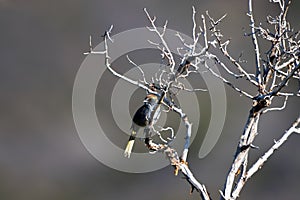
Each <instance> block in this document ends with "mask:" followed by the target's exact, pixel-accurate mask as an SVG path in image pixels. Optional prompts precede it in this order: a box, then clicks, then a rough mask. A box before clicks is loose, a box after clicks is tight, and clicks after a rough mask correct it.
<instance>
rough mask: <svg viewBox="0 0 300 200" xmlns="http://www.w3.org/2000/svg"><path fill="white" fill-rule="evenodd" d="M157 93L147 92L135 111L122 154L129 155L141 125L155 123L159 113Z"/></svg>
mask: <svg viewBox="0 0 300 200" xmlns="http://www.w3.org/2000/svg"><path fill="white" fill-rule="evenodd" d="M158 101H159V95H158V94H152V93H149V94H148V95H147V96H146V98H145V100H144V104H143V105H142V106H141V107H140V108H139V109H138V110H137V111H136V112H135V114H134V116H133V119H132V126H131V135H130V137H129V140H128V143H127V145H126V148H125V152H124V156H125V157H128V158H129V157H130V154H131V151H132V148H133V145H134V141H135V138H136V134H137V132H138V131H139V129H140V128H141V127H146V126H148V125H150V124H151V123H153V124H155V122H156V121H157V120H158V118H159V115H160V108H159V104H158Z"/></svg>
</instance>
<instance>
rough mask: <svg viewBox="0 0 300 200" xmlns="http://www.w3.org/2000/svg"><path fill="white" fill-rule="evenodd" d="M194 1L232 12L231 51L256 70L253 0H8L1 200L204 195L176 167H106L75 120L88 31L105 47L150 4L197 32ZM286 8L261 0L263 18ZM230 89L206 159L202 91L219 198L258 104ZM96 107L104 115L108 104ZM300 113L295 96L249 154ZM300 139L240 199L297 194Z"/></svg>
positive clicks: (1, 46)
mask: <svg viewBox="0 0 300 200" xmlns="http://www.w3.org/2000/svg"><path fill="white" fill-rule="evenodd" d="M193 5H194V6H195V8H196V9H197V12H198V13H205V11H206V10H209V12H210V14H211V15H212V16H214V17H220V16H222V15H223V14H225V13H228V16H227V18H226V19H225V20H224V22H223V24H222V26H221V27H222V28H223V33H224V35H225V38H231V46H230V51H231V52H232V54H233V55H234V56H236V57H238V56H239V54H240V53H241V52H242V51H243V52H244V59H245V60H247V61H248V63H247V64H246V66H247V67H249V68H252V66H253V63H254V61H253V60H254V59H253V49H252V42H251V39H250V38H247V37H244V36H243V34H244V32H245V31H246V32H247V31H248V32H249V27H248V24H249V22H248V17H247V16H246V12H247V5H248V4H247V0H240V1H237V0H226V1H224V0H197V1H196V0H189V1H171V0H165V1H158V0H153V1H145V0H129V1H126V2H125V1H116V0H109V1H108V0H85V1H83V0H82V1H79V0H61V1H50V0H26V1H22V0H0V27H1V31H0V55H1V67H0V70H1V72H0V76H1V84H0V88H1V90H0V91H1V99H0V102H1V114H0V121H1V123H0V177H1V178H0V199H3V200H11V199H12V200H18V199H31V200H38V199H43V200H50V199H51V200H53V199H56V200H68V199H70V200H71V199H72V200H83V199H84V200H96V199H141V198H142V199H144V200H150V199H199V196H198V194H197V193H193V194H191V195H190V194H189V190H190V188H189V185H188V184H187V183H186V182H185V181H184V180H182V179H181V178H180V177H174V175H173V168H171V167H170V166H168V167H166V168H164V169H161V170H158V171H155V172H151V173H145V174H129V173H123V172H119V171H116V170H113V169H111V168H109V167H107V166H105V165H103V164H101V163H100V162H99V161H97V160H96V159H95V158H93V157H92V156H91V155H90V154H89V153H88V151H87V150H86V149H85V147H84V146H83V144H82V143H81V141H80V139H79V136H78V134H77V131H76V129H75V125H74V122H73V117H72V87H73V83H74V79H75V76H76V73H77V71H78V69H79V67H80V65H81V63H82V62H83V60H84V59H85V56H84V55H83V54H82V53H83V52H86V51H87V50H88V38H89V35H93V36H94V38H95V40H94V43H95V44H97V43H100V42H101V38H100V37H98V36H100V35H101V34H102V33H103V32H104V31H105V30H106V29H107V28H108V27H109V26H110V25H111V24H113V25H114V31H113V34H117V33H119V32H122V31H125V30H128V29H133V28H138V27H144V26H146V25H148V24H149V23H148V21H147V19H146V16H145V14H144V12H143V8H144V7H146V8H147V9H148V11H149V12H150V13H151V14H152V15H156V16H157V18H158V23H161V24H163V22H164V20H166V19H167V20H168V21H169V24H168V27H169V28H170V29H174V30H178V31H180V32H182V33H185V34H187V35H191V29H192V21H191V14H192V9H191V7H192V6H193ZM299 9H300V2H299V1H293V3H292V7H291V8H290V12H289V15H288V18H289V19H290V21H291V24H292V26H294V27H295V29H296V30H299V29H300V26H299V17H300V13H299ZM277 12H278V8H277V7H275V6H273V5H271V4H270V3H269V1H267V0H265V1H258V0H257V1H254V13H255V17H256V20H257V21H261V22H262V23H265V15H266V13H270V14H274V13H277ZM107 74H108V76H110V75H109V73H107ZM99 87H103V86H99ZM247 89H249V90H248V91H251V92H255V90H253V88H252V89H251V88H247ZM226 92H227V108H228V109H227V118H226V122H225V126H224V129H223V132H222V135H221V138H220V140H219V142H218V143H217V144H216V146H215V148H214V149H213V151H212V152H211V153H210V154H209V155H208V156H206V157H205V158H204V159H199V158H198V151H199V147H200V145H201V142H202V140H201V139H202V138H203V136H201V132H205V130H206V129H207V126H208V124H209V119H210V113H209V110H208V111H207V110H205V106H206V104H209V98H208V94H201V95H203V97H201V95H200V98H203V99H204V100H203V101H202V102H200V107H202V108H203V113H201V119H202V120H201V122H200V126H201V127H200V128H199V134H197V137H196V139H195V141H194V143H193V144H192V146H191V153H190V157H189V164H190V168H191V169H192V170H193V172H194V175H195V176H196V177H197V178H198V179H199V180H200V181H201V182H202V183H204V184H205V185H206V187H207V189H208V191H209V192H210V193H211V196H212V197H213V198H214V199H217V198H219V196H218V195H219V194H218V190H219V189H222V187H223V183H224V181H225V177H226V173H227V171H228V169H229V167H230V163H231V162H232V159H233V155H234V152H235V149H236V145H237V142H238V139H239V136H240V134H241V132H242V130H243V126H244V124H245V121H246V118H247V115H248V110H249V108H250V105H251V102H250V101H249V100H248V99H246V98H245V97H240V96H239V95H238V94H237V93H235V92H233V91H232V90H231V89H230V88H226ZM253 94H255V93H253ZM97 99H98V100H99V101H101V97H97ZM279 103H280V102H279ZM245 105H246V106H245ZM102 106H103V107H105V106H106V105H102ZM97 111H98V113H99V115H101V116H102V118H103V116H104V118H105V112H104V111H102V110H101V106H98V107H97ZM298 115H299V99H297V98H291V99H290V100H289V102H288V106H287V108H286V109H285V110H284V111H282V112H273V113H270V114H267V115H265V116H263V117H262V120H261V124H260V130H259V133H260V134H259V136H258V137H257V139H256V143H255V145H258V146H259V147H260V149H259V150H257V151H252V152H251V154H250V156H251V159H250V160H251V161H253V160H255V159H257V158H258V157H259V156H260V155H262V154H263V153H264V152H265V150H266V149H268V148H269V147H270V146H271V145H272V143H273V139H276V138H278V137H279V136H280V135H281V134H282V133H283V132H284V130H286V129H287V128H288V127H289V126H290V125H291V123H292V122H293V121H294V120H295V119H296V117H297V116H298ZM126 120H127V119H126ZM129 123H130V120H129ZM116 134H118V133H116ZM198 135H199V136H198ZM116 137H118V136H116ZM122 137H124V136H122ZM124 138H125V137H124ZM116 143H117V142H116ZM123 143H124V144H125V142H123ZM123 143H120V145H123ZM299 143H300V136H297V135H292V136H291V138H290V139H289V140H288V141H287V142H286V143H285V145H284V146H283V147H282V148H280V149H279V150H278V151H276V152H275V155H274V156H273V157H272V158H271V159H270V160H269V161H268V162H267V163H266V164H265V166H264V167H263V169H262V170H261V171H259V172H258V173H257V174H256V175H255V176H254V177H253V178H252V179H251V180H250V181H249V182H248V183H247V185H246V186H245V188H244V190H243V191H242V193H241V199H247V200H250V199H273V200H276V199H297V197H299V187H298V185H299V180H298V179H299V177H300V171H299V169H300V159H299V157H298V156H297V153H298V152H299V151H300V149H299ZM295 155H296V156H295Z"/></svg>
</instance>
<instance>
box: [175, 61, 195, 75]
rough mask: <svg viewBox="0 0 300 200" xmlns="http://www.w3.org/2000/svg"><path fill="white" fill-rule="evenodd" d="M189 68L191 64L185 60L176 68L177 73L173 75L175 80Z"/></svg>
mask: <svg viewBox="0 0 300 200" xmlns="http://www.w3.org/2000/svg"><path fill="white" fill-rule="evenodd" d="M190 66H191V62H190V61H189V60H185V61H184V62H183V63H181V64H180V65H179V67H178V68H177V71H176V73H175V77H176V78H177V77H178V76H180V75H182V74H184V73H186V72H187V71H188V69H189V67H190Z"/></svg>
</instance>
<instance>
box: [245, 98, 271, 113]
mask: <svg viewBox="0 0 300 200" xmlns="http://www.w3.org/2000/svg"><path fill="white" fill-rule="evenodd" d="M270 105H271V98H270V95H258V96H256V97H255V98H254V99H253V107H252V109H251V111H250V112H251V114H252V116H255V115H256V114H257V113H258V112H259V111H260V110H262V109H263V108H266V107H269V106H270Z"/></svg>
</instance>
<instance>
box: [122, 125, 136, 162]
mask: <svg viewBox="0 0 300 200" xmlns="http://www.w3.org/2000/svg"><path fill="white" fill-rule="evenodd" d="M135 136H136V132H135V131H134V130H132V132H131V135H130V137H129V140H128V143H127V145H126V148H125V151H124V156H125V157H127V158H130V154H131V151H132V148H133V145H134V140H135Z"/></svg>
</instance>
